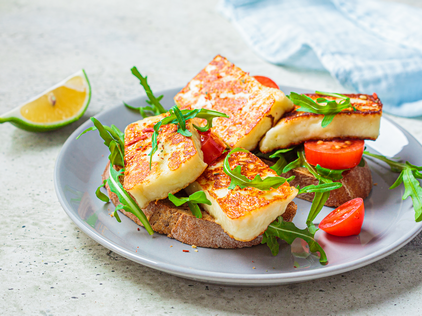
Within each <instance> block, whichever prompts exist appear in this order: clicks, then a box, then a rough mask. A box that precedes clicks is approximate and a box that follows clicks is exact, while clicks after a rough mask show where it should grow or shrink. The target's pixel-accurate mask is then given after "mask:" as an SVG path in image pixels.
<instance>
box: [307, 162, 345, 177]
mask: <svg viewBox="0 0 422 316" xmlns="http://www.w3.org/2000/svg"><path fill="white" fill-rule="evenodd" d="M315 169H316V171H317V172H318V174H320V175H321V176H324V177H327V178H329V179H331V180H341V179H343V175H342V174H343V172H345V171H346V170H349V169H339V170H333V169H327V168H324V167H321V166H320V165H316V167H315Z"/></svg>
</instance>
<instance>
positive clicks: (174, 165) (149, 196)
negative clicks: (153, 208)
mask: <svg viewBox="0 0 422 316" xmlns="http://www.w3.org/2000/svg"><path fill="white" fill-rule="evenodd" d="M164 117H165V115H159V116H155V117H149V118H145V119H143V120H141V121H138V122H135V123H132V124H130V125H128V126H127V128H126V130H125V156H124V157H125V178H124V183H123V187H124V189H125V190H127V191H128V192H130V193H131V194H132V195H133V196H134V197H135V199H136V200H137V202H138V204H139V206H140V207H141V208H142V207H144V206H146V205H147V204H148V203H149V202H150V201H153V200H157V199H163V198H166V197H167V195H168V193H174V192H177V191H179V190H181V189H183V188H184V187H186V186H187V185H189V183H191V182H193V181H194V180H195V179H196V178H197V177H198V176H199V175H200V174H201V173H202V171H203V170H204V169H205V168H206V166H207V165H206V164H205V163H204V161H203V153H202V150H201V149H200V148H201V144H200V140H199V135H198V133H197V131H196V129H195V128H193V127H192V124H191V122H190V121H188V122H187V128H188V129H189V130H190V131H191V132H192V137H185V136H183V135H181V134H180V133H177V126H176V125H174V124H168V125H163V126H162V127H161V128H160V132H159V134H158V138H157V143H158V150H157V151H156V152H155V153H154V155H153V157H152V164H151V169H150V167H149V161H150V156H148V155H149V153H150V152H151V148H152V134H153V127H154V125H155V124H156V123H157V122H158V121H159V120H161V119H163V118H164Z"/></svg>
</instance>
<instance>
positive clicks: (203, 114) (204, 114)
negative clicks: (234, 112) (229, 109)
mask: <svg viewBox="0 0 422 316" xmlns="http://www.w3.org/2000/svg"><path fill="white" fill-rule="evenodd" d="M196 117H197V118H201V119H205V120H207V124H206V125H205V126H204V127H200V126H197V125H195V124H194V125H193V126H194V127H195V128H196V129H197V130H198V131H200V132H206V131H208V130H209V129H210V128H211V127H212V120H213V119H214V118H216V117H225V118H229V116H228V115H227V114H225V113H222V112H218V111H214V110H208V109H201V111H200V112H199V113H198V114H197V115H196Z"/></svg>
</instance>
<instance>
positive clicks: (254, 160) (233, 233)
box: [186, 152, 298, 241]
mask: <svg viewBox="0 0 422 316" xmlns="http://www.w3.org/2000/svg"><path fill="white" fill-rule="evenodd" d="M224 158H225V155H223V156H222V157H220V158H219V159H217V161H215V162H214V163H212V164H211V165H210V166H208V168H207V169H206V170H205V171H204V173H203V174H202V175H201V176H200V177H199V178H198V179H197V180H196V181H195V182H194V183H192V184H191V185H189V186H188V187H187V188H186V191H187V192H188V193H189V194H192V193H194V192H196V191H200V190H202V191H204V192H205V194H206V196H207V198H208V200H210V201H211V203H212V205H205V204H203V205H202V207H203V208H204V209H205V210H206V211H207V212H208V213H210V214H211V215H212V216H213V217H214V219H215V221H216V223H217V224H219V225H221V227H222V228H223V229H224V231H225V232H226V233H227V234H228V235H229V236H230V237H232V238H234V239H236V240H239V241H250V240H253V239H254V238H256V237H257V236H259V235H261V234H262V233H263V232H264V231H265V230H266V229H267V227H268V225H269V224H270V223H271V222H272V221H274V220H275V219H276V218H277V216H279V215H282V214H283V213H284V212H285V210H286V207H287V205H288V204H289V203H290V202H291V201H292V200H293V199H294V197H295V196H296V195H297V192H298V191H297V189H296V188H295V187H291V186H290V185H289V184H288V183H287V182H286V183H284V184H283V185H281V186H280V187H278V188H277V189H270V190H268V191H261V190H258V189H255V188H252V187H246V188H244V189H240V188H239V187H238V186H237V187H236V188H235V189H233V190H229V189H228V187H229V185H230V181H231V180H230V177H229V176H228V175H226V174H225V173H224V171H223V162H224ZM229 163H230V167H231V168H232V169H234V168H235V167H236V166H238V165H240V166H241V167H242V171H241V172H242V174H243V175H244V176H246V177H248V178H249V179H251V180H252V179H253V178H255V176H256V175H257V174H260V175H261V178H262V179H264V178H266V177H268V176H271V177H276V176H277V174H276V173H275V172H274V171H273V170H272V169H270V168H269V167H268V166H267V165H266V164H265V163H264V162H263V161H261V160H260V159H259V158H258V157H256V156H255V155H253V154H252V153H249V152H247V153H245V152H236V153H233V154H232V155H231V156H230V158H229Z"/></svg>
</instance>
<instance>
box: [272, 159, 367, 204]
mask: <svg viewBox="0 0 422 316" xmlns="http://www.w3.org/2000/svg"><path fill="white" fill-rule="evenodd" d="M265 162H268V161H265ZM281 176H282V177H286V178H288V177H291V176H295V178H294V179H293V180H292V181H290V185H293V186H298V185H299V186H300V187H301V188H303V187H305V186H307V185H311V184H314V185H317V184H318V180H317V179H316V178H315V177H314V176H313V175H312V174H311V173H310V172H309V171H308V169H306V168H304V167H299V168H296V169H293V170H290V171H289V172H286V173H283V174H282V175H281ZM335 182H340V183H342V184H343V186H342V187H341V188H339V189H337V190H333V191H331V192H330V197H329V198H328V200H327V202H326V203H325V204H324V205H325V206H330V207H338V206H340V205H342V204H343V203H346V202H347V201H350V200H352V199H355V198H358V197H360V198H362V199H365V198H366V197H368V195H369V193H370V192H371V190H372V186H373V184H372V174H371V170H370V169H369V166H368V164H367V163H366V161H365V165H364V166H363V167H359V166H356V167H354V168H352V169H350V170H349V171H346V172H344V173H343V179H341V180H338V181H335ZM314 196H315V193H302V194H299V195H298V196H297V197H298V198H299V199H303V200H306V201H312V200H313V199H314Z"/></svg>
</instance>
